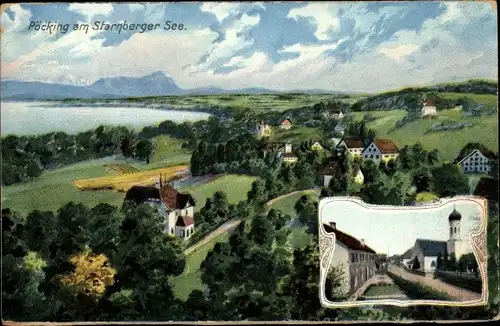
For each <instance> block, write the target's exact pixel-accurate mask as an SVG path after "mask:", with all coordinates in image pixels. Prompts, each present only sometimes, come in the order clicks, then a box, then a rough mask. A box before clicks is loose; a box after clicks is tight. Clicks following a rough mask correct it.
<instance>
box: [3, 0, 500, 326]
mask: <svg viewBox="0 0 500 326" xmlns="http://www.w3.org/2000/svg"><path fill="white" fill-rule="evenodd" d="M494 10H495V9H493V8H492V7H491V5H490V4H489V3H486V2H481V3H477V2H464V3H458V2H411V3H410V2H408V3H399V2H397V3H396V2H394V3H390V2H387V3H373V2H356V3H354V2H353V3H350V2H343V3H331V4H330V3H286V2H284V3H213V2H205V3H168V4H162V3H155V4H152V3H148V4H141V3H137V4H128V3H127V4H118V3H117V4H107V3H99V4H76V3H74V4H57V5H56V4H37V5H35V4H33V5H28V4H15V5H10V6H4V5H2V12H1V21H0V25H1V26H2V38H1V50H2V51H1V68H2V69H1V73H2V74H1V83H0V86H1V92H0V93H1V115H2V119H1V131H2V132H1V150H2V157H1V171H2V172H1V184H2V186H1V191H2V194H1V208H2V241H3V242H2V319H3V322H4V323H5V324H15V323H16V322H23V321H49V322H74V321H88V322H91V323H92V322H94V323H97V322H101V321H184V322H193V321H210V320H211V321H230V322H237V321H261V322H264V321H282V322H286V321H290V320H302V321H328V320H330V321H346V320H349V321H350V320H365V321H368V320H391V321H408V320H454V319H456V320H467V319H483V320H487V319H492V318H493V317H494V316H496V315H497V314H498V313H499V293H498V286H497V285H496V284H498V280H499V279H498V271H499V269H498V265H499V254H498V238H499V234H498V228H499V220H498V94H497V92H498V76H497V75H496V71H497V67H498V63H497V61H498V50H497V39H496V32H497V31H496V30H497V16H496V13H495V11H494ZM56 20H57V23H54V21H56ZM167 20H168V21H171V22H173V21H175V22H176V23H177V24H180V23H182V24H183V26H186V28H185V29H177V30H164V29H163V27H162V28H160V29H158V30H147V31H144V32H140V31H139V30H137V29H136V30H131V29H129V30H127V31H125V30H123V31H121V32H118V31H117V30H100V31H97V30H94V29H92V28H89V30H88V32H85V31H82V30H72V29H71V28H72V27H70V28H69V30H68V31H67V32H64V33H63V31H64V28H65V27H64V26H65V25H64V24H66V23H67V24H70V25H71V26H73V24H78V26H80V27H81V26H82V25H83V26H85V24H89V26H92V24H93V23H94V22H96V21H107V22H113V23H115V24H122V25H120V26H123V24H124V22H127V24H145V25H146V27H147V24H150V23H151V24H155V23H156V22H159V23H160V22H161V23H162V24H160V25H161V26H163V22H165V21H167ZM48 21H51V22H52V23H53V24H55V25H51V26H53V27H52V28H53V29H51V32H49V31H48V30H44V29H41V28H39V29H38V30H29V29H28V27H29V26H30V24H31V22H37V23H36V24H46V23H48ZM36 24H35V25H36ZM58 26H59V27H58ZM127 26H128V25H127ZM139 26H142V25H139ZM339 196H350V197H356V198H359V199H360V200H362V201H363V202H364V203H367V204H373V205H392V206H401V207H413V208H415V207H419V206H422V207H425V206H428V205H432V204H435V203H438V202H440V201H443V200H444V201H446V200H448V199H450V198H454V197H456V196H474V197H477V198H486V199H487V200H488V203H487V206H488V209H487V225H486V226H485V227H486V228H487V230H488V231H487V239H486V244H485V245H486V247H487V250H486V252H487V257H486V260H487V265H486V266H487V268H486V270H485V271H484V273H485V274H487V281H488V286H487V287H486V286H484V284H483V283H481V284H480V288H479V289H478V285H477V280H478V278H481V277H482V274H481V273H482V270H481V269H480V268H478V266H477V265H478V264H477V262H476V261H475V260H474V259H473V257H472V256H471V255H470V254H471V252H470V251H464V252H463V255H460V257H456V256H453V257H452V256H451V255H450V254H451V253H452V250H451V247H450V248H448V246H446V250H444V247H445V246H444V245H443V243H446V241H448V240H449V236H450V235H449V234H448V230H449V227H450V225H449V223H451V221H457V220H459V219H457V218H456V217H453V218H451V217H450V216H451V215H450V214H452V212H454V207H453V206H450V205H445V206H443V207H442V211H440V213H439V218H437V219H436V221H438V220H439V223H440V224H439V226H436V228H435V229H436V230H440V231H439V232H441V233H436V234H435V233H432V234H431V233H429V234H427V233H424V234H421V233H419V232H412V230H410V229H408V230H406V229H404V228H400V229H398V230H396V231H394V233H397V236H398V237H400V236H401V235H403V236H404V237H406V239H407V242H408V241H409V242H408V243H406V242H405V243H403V245H402V246H401V248H399V247H398V248H392V249H390V248H389V249H388V250H387V251H384V250H385V248H384V247H383V246H382V248H379V247H380V246H378V247H375V244H371V243H370V242H369V241H371V240H370V239H371V238H370V239H369V237H368V235H364V234H363V230H361V229H362V228H357V230H358V231H360V232H361V234H357V233H356V234H355V232H358V231H355V229H356V228H354V229H353V230H352V231H351V230H350V231H347V230H345V232H346V234H350V236H352V237H354V238H356V239H358V240H361V239H364V240H366V242H365V241H363V243H364V244H363V246H362V247H363V248H364V246H365V245H366V246H367V248H371V249H370V250H371V251H367V252H366V253H363V255H362V256H356V257H352V259H355V260H356V262H358V260H359V259H363V262H366V263H369V264H370V266H369V267H370V268H369V269H367V270H366V271H364V273H365V274H364V276H363V275H361V274H360V276H359V277H355V278H354V279H352V280H351V278H347V280H348V282H352V283H353V284H354V283H355V284H356V285H355V286H353V287H352V288H349V290H348V292H349V293H348V295H352V294H353V293H355V292H356V291H357V290H359V287H360V286H362V285H364V284H365V283H366V281H368V280H369V279H371V278H377V280H379V281H380V283H388V284H387V285H385V286H382V285H380V286H371V287H370V286H366V289H363V293H361V295H359V296H357V299H356V300H355V301H360V302H361V301H363V300H364V301H366V300H371V299H370V298H372V299H373V297H378V298H379V299H381V300H379V301H381V302H382V301H383V300H384V299H387V296H391V297H393V298H394V299H396V300H403V301H404V300H415V299H426V300H448V301H449V302H451V301H457V300H459V301H463V302H466V301H468V299H469V298H468V297H467V298H465V297H464V298H458V299H457V298H456V295H455V294H450V293H449V292H447V291H441V290H442V288H441V290H439V291H438V290H436V289H435V288H430V289H429V288H428V287H427V286H423V285H422V286H421V285H418V284H421V283H418V282H417V283H415V284H417V285H415V284H413V283H412V284H408V282H410V283H411V280H409V278H411V277H413V278H418V277H426V276H423V275H421V274H422V273H424V274H425V273H430V272H429V271H427V270H426V268H427V269H431V272H432V273H433V275H435V276H436V278H433V277H430V278H429V279H431V280H432V281H431V283H432V284H437V283H439V284H451V285H445V286H444V288H445V289H450V288H451V286H453V287H454V288H456V287H459V288H464V290H463V292H461V293H469V292H470V293H472V294H471V296H472V295H473V296H478V295H479V296H481V295H482V294H484V292H485V291H484V289H485V288H487V294H488V300H487V302H485V304H483V305H481V306H470V307H460V308H457V307H451V306H426V307H421V306H419V307H405V308H403V307H393V306H384V305H376V306H365V307H359V308H356V307H354V308H352V307H351V308H343V309H330V308H327V307H324V306H322V304H321V300H320V294H319V293H320V286H321V284H320V250H319V241H320V239H319V236H318V230H319V229H320V228H321V227H325V226H324V225H326V228H329V229H328V230H329V231H331V232H333V233H335V232H336V231H335V230H336V228H338V229H339V230H342V228H344V227H345V224H344V221H343V220H342V218H341V217H342V216H341V215H340V216H339V215H336V213H335V212H334V213H333V214H332V215H331V216H329V217H328V218H329V219H328V220H325V221H322V220H319V219H318V216H319V211H318V205H319V202H320V200H321V199H323V198H329V197H339ZM464 209H465V208H464V207H461V206H460V207H459V205H457V207H456V210H457V211H459V213H460V214H461V216H462V222H463V221H465V220H468V219H469V215H471V214H469V213H467V212H465V211H464ZM343 215H345V216H348V215H349V212H346V213H345V214H343ZM455 215H456V214H455ZM472 215H473V214H472ZM332 216H333V217H332ZM426 218H427V217H426ZM319 221H320V223H319ZM323 222H324V223H323ZM436 223H437V222H436ZM455 224H456V222H453V226H452V228H453V227H455ZM421 225H422V226H425V225H427V224H425V223H423V224H422V223H421ZM385 229H386V228H385V227H384V225H382V224H379V225H373V226H372V227H371V228H370V232H371V233H373V234H382V233H384V232H386V230H385ZM325 230H326V229H325ZM328 230H327V232H329V231H328ZM443 232H444V233H443ZM450 232H452V231H450ZM399 233H400V234H399ZM468 233H469V230H468V229H467V230H466V229H464V228H462V231H461V233H458V235H460V237H461V239H465V237H466V236H467V235H468ZM384 234H385V233H384ZM454 234H455V233H453V236H455V235H454ZM458 235H457V236H458ZM394 236H396V235H394ZM384 238H387V237H384ZM419 239H420V240H422V239H423V240H429V241H437V242H439V245H438V247H439V248H441V249H443V250H438V251H439V252H438V253H437V254H436V256H434V254H435V252H434V251H435V250H434V251H433V252H432V253H429V254H432V255H431V256H429V255H427V256H426V255H425V254H423V253H422V250H423V249H422V246H421V244H422V243H423V242H420V241H419ZM464 241H465V240H464ZM357 244H358V245H359V241H358V242H357ZM372 246H373V247H374V248H372ZM438 254H441V255H440V256H439V255H438ZM438 256H439V259H438ZM428 257H433V258H432V259H431V260H429V259H428ZM464 257H465V258H464ZM432 262H434V265H433V266H431V265H432ZM427 265H428V266H427ZM457 273H458V274H457ZM403 274H404V275H403ZM339 275H340V276H341V274H335V273H334V272H332V275H331V276H332V277H333V279H335V278H336V279H342V277H340V276H339ZM408 275H410V276H408ZM457 275H458V277H457ZM404 276H408V277H407V278H405V277H404ZM466 276H467V277H468V280H470V282H468V283H470V284H473V285H471V286H470V285H468V286H465V285H464V284H463V283H464V282H463V278H462V277H466ZM340 283H342V282H336V281H335V282H329V283H328V284H329V285H328V293H330V294H332V293H339V289H341V288H342V286H343V285H342V286H341V285H340ZM474 284H475V285H474ZM408 289H410V290H408ZM466 291H469V292H466ZM478 291H479V292H478ZM341 292H342V291H341ZM470 293H469V294H470ZM341 297H342V300H344V299H345V298H344V297H345V296H344V294H342V296H341ZM342 300H340V301H342ZM346 300H347V299H346ZM337 301H338V300H337ZM344 301H345V300H344Z"/></svg>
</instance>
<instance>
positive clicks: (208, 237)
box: [184, 219, 241, 255]
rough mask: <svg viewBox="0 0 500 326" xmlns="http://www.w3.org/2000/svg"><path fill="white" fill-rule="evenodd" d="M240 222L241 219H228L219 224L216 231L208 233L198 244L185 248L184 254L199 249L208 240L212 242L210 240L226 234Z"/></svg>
mask: <svg viewBox="0 0 500 326" xmlns="http://www.w3.org/2000/svg"><path fill="white" fill-rule="evenodd" d="M240 223H241V220H239V219H238V220H230V221H227V222H226V223H224V224H222V225H221V226H219V227H218V228H217V229H215V230H214V231H212V232H210V233H209V234H207V235H206V236H205V237H204V238H203V239H201V240H200V241H198V242H197V243H196V244H194V245H193V246H191V247H189V248H187V249H186V250H184V254H185V255H189V254H190V253H192V252H194V251H196V249H198V248H200V247H201V246H203V245H205V244H206V243H207V242H210V240H212V239H214V238H216V237H218V236H219V235H222V234H224V233H226V232H229V231H230V230H232V229H234V228H235V227H237V226H238V225H239V224H240Z"/></svg>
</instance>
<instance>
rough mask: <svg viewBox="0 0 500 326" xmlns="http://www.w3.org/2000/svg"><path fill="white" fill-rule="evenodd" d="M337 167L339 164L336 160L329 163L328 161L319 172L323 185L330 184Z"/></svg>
mask: <svg viewBox="0 0 500 326" xmlns="http://www.w3.org/2000/svg"><path fill="white" fill-rule="evenodd" d="M338 168H339V165H338V162H337V161H331V162H330V163H328V164H327V165H326V166H325V168H324V169H323V171H322V172H321V175H322V176H323V186H324V187H328V185H329V184H330V181H331V180H332V178H333V177H334V176H335V174H336V173H337V169H338Z"/></svg>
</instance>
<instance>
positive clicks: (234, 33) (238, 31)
mask: <svg viewBox="0 0 500 326" xmlns="http://www.w3.org/2000/svg"><path fill="white" fill-rule="evenodd" d="M259 22H260V16H258V15H257V16H249V15H247V14H244V15H242V16H241V18H240V19H239V20H235V21H234V22H233V23H232V24H231V25H230V26H229V27H228V28H227V29H226V30H225V33H224V36H225V38H224V40H223V41H221V42H218V43H216V44H214V45H213V46H212V48H211V49H210V50H209V51H208V52H209V55H208V57H207V58H206V60H205V62H204V63H202V64H200V65H197V66H194V67H193V68H192V73H203V72H204V71H206V70H207V69H209V68H210V66H211V65H212V64H214V63H215V62H218V61H219V60H224V59H229V58H231V57H232V56H233V55H234V53H236V52H237V51H239V50H241V49H244V48H245V47H247V46H250V45H252V44H253V40H251V39H250V40H245V37H244V36H243V35H242V33H244V32H246V31H248V30H249V29H250V28H252V27H254V26H257V25H258V24H259Z"/></svg>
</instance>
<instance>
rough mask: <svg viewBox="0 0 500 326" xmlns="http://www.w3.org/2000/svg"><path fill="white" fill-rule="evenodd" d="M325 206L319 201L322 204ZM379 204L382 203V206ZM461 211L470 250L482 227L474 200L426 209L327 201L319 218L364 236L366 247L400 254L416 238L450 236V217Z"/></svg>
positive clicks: (463, 239) (477, 206)
mask: <svg viewBox="0 0 500 326" xmlns="http://www.w3.org/2000/svg"><path fill="white" fill-rule="evenodd" d="M321 205H323V204H321V203H320V206H321ZM379 207H380V206H379ZM454 208H456V210H457V211H458V212H459V213H460V214H462V220H461V221H460V229H461V238H462V241H463V243H465V244H466V248H468V249H467V251H471V246H470V238H469V234H470V233H471V232H475V231H478V230H479V227H480V224H478V222H477V221H480V219H479V218H480V212H481V206H480V205H479V204H478V203H476V202H474V201H469V200H467V201H465V200H462V201H457V200H453V201H450V200H447V201H445V200H443V205H441V206H438V207H436V208H427V209H425V210H419V209H411V208H410V207H406V208H405V210H404V211H403V210H395V211H392V210H382V209H367V208H365V207H363V206H361V205H360V204H359V202H355V201H352V200H349V201H347V200H335V201H328V199H326V200H325V204H324V209H323V210H321V208H320V211H321V212H322V213H323V214H322V216H320V220H321V221H322V222H323V223H327V224H328V223H329V222H335V223H336V226H337V229H338V230H340V231H342V232H344V233H347V234H349V235H351V236H353V237H355V238H357V239H358V240H359V239H364V240H365V243H366V245H367V246H369V247H370V248H372V249H373V250H375V251H376V252H378V253H383V254H386V253H388V254H389V256H392V255H401V254H403V253H404V252H405V251H406V250H408V249H410V248H412V247H413V245H414V244H415V240H416V239H417V238H418V239H429V240H437V241H447V240H448V239H449V235H450V234H449V232H450V231H449V230H450V229H449V222H448V216H449V215H450V213H451V212H452V211H453V209H454Z"/></svg>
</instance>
